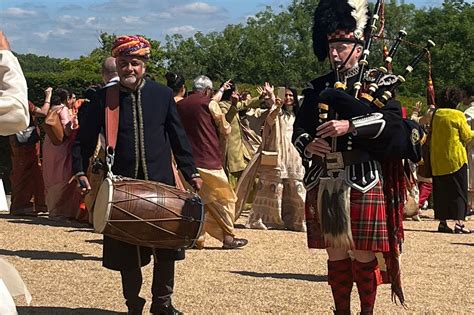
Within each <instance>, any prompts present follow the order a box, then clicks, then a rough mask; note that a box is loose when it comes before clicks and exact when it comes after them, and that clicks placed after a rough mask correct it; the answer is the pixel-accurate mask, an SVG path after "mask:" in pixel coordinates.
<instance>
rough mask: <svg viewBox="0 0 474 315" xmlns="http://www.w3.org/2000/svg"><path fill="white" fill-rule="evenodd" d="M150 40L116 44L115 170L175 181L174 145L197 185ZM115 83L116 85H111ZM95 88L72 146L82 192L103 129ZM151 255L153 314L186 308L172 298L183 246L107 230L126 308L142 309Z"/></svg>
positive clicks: (110, 263) (107, 248)
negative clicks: (157, 245)
mask: <svg viewBox="0 0 474 315" xmlns="http://www.w3.org/2000/svg"><path fill="white" fill-rule="evenodd" d="M150 48H151V47H150V43H149V42H148V41H147V40H146V39H144V38H142V37H140V36H120V37H118V38H117V40H116V41H115V42H114V44H113V47H112V56H113V57H115V58H116V65H117V72H118V75H119V78H120V82H119V83H118V84H120V92H119V93H120V96H119V100H120V101H119V106H120V110H119V112H120V114H119V123H118V136H117V144H116V147H115V159H114V163H113V167H112V171H113V173H114V174H115V175H122V176H126V177H129V178H136V179H144V180H151V181H157V182H161V183H164V184H169V185H174V184H175V179H174V177H173V170H172V167H171V148H173V150H172V151H173V152H172V153H173V155H174V157H175V159H176V161H177V164H178V168H179V170H180V171H181V173H182V174H183V176H184V178H185V179H186V180H187V181H188V182H189V184H190V185H191V186H192V187H193V188H194V189H195V190H197V191H198V190H199V189H200V188H201V185H202V181H201V178H200V175H199V172H198V171H197V169H196V167H195V164H194V160H193V156H192V153H191V147H190V145H189V143H188V140H187V137H186V133H185V130H184V128H183V126H182V125H181V122H180V119H179V117H178V113H177V111H176V106H175V104H174V100H173V93H172V91H171V90H170V89H168V88H167V87H165V86H163V85H161V84H158V83H156V82H154V81H151V80H149V79H147V78H145V71H146V68H147V60H148V59H149V56H150ZM112 87H113V86H112ZM110 88H111V86H107V87H104V88H103V89H101V90H99V91H97V97H95V98H94V102H95V103H96V104H91V106H89V107H88V113H87V115H86V117H87V119H86V120H85V121H84V122H83V123H82V126H81V129H80V132H79V134H78V137H77V140H76V142H75V144H74V146H73V171H74V172H75V176H76V178H77V179H78V181H79V183H80V184H81V186H82V187H84V188H83V191H84V192H87V191H88V190H90V185H89V182H88V180H87V177H86V176H85V175H84V170H86V169H87V166H88V162H89V157H90V156H91V155H92V154H93V152H94V148H95V146H96V143H97V138H98V136H99V132H100V130H101V129H102V128H104V129H105V123H104V121H105V118H104V117H105V114H104V108H105V102H106V92H107V90H109V89H110ZM152 255H153V257H154V260H155V263H154V266H153V284H152V289H151V290H152V294H153V298H152V304H151V309H150V312H151V313H152V314H182V313H181V312H180V311H178V310H177V309H175V308H174V306H173V305H172V303H171V295H172V294H173V287H174V273H175V261H176V260H182V259H184V249H180V250H169V249H152V248H148V247H142V246H135V245H131V244H128V243H124V242H121V241H118V240H116V239H112V238H110V237H107V236H104V246H103V266H104V267H106V268H108V269H112V270H117V271H120V274H121V277H122V288H123V296H124V298H125V300H126V302H125V304H126V305H127V307H128V314H142V310H143V307H144V305H145V299H143V298H141V297H140V296H139V293H140V289H141V286H142V273H141V267H143V266H145V265H147V264H148V263H149V262H150V260H151V256H152Z"/></svg>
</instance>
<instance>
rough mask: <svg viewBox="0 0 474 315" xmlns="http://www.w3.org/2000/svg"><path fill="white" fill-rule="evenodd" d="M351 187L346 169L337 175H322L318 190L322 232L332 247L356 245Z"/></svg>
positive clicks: (349, 247)
mask: <svg viewBox="0 0 474 315" xmlns="http://www.w3.org/2000/svg"><path fill="white" fill-rule="evenodd" d="M350 196H351V188H350V187H349V186H348V185H347V184H346V182H345V180H344V171H342V170H341V171H340V172H339V173H338V175H337V177H334V178H333V177H322V178H321V179H320V182H319V190H318V205H317V206H318V214H319V222H320V224H321V232H322V234H323V236H324V240H325V242H326V244H328V245H329V246H330V247H335V248H344V249H351V248H353V245H354V240H353V238H352V230H351V216H350Z"/></svg>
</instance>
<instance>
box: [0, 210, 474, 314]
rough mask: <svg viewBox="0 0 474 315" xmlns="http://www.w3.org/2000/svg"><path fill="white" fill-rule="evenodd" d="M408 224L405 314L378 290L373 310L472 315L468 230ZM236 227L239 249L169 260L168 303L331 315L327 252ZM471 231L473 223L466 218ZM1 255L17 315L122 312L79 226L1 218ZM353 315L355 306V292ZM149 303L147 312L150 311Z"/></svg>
mask: <svg viewBox="0 0 474 315" xmlns="http://www.w3.org/2000/svg"><path fill="white" fill-rule="evenodd" d="M432 216H433V214H432V212H430V211H427V212H426V216H425V218H424V221H423V222H413V221H406V224H405V228H406V240H405V245H404V254H403V256H402V267H403V270H402V271H403V282H404V289H405V296H406V298H407V305H408V309H407V310H404V309H403V308H402V307H401V306H397V305H395V304H394V303H392V302H391V301H390V289H389V287H388V286H381V287H379V296H378V300H377V305H376V313H377V314H474V234H471V235H455V234H452V235H447V234H440V233H436V232H434V231H435V230H436V227H437V222H435V221H433V220H432V219H431V218H432ZM242 220H243V219H241V221H239V222H238V223H240V224H239V225H238V227H240V228H239V229H237V233H238V235H239V236H242V237H246V238H248V239H249V245H248V246H246V247H245V248H243V249H240V250H221V249H220V244H219V243H218V242H216V241H210V242H209V243H208V244H207V246H208V248H207V249H205V250H189V251H188V252H187V258H186V260H184V261H181V262H178V264H177V275H176V288H175V295H174V304H175V305H176V307H177V308H178V309H180V310H182V311H183V312H185V313H186V314H265V313H278V314H331V306H332V299H331V295H330V288H329V286H328V285H327V279H326V255H325V252H323V251H313V250H308V248H307V247H306V234H305V233H296V232H288V231H257V230H246V229H242V228H241V227H242V223H243V221H242ZM468 226H470V227H471V228H474V221H470V222H468ZM0 256H2V257H3V258H6V259H7V260H8V261H9V262H11V263H13V264H14V265H15V266H16V268H17V269H18V270H19V272H20V273H21V275H22V277H23V279H24V280H25V283H26V284H27V286H28V288H29V290H30V292H31V294H32V296H33V301H32V304H31V305H30V306H27V305H26V304H25V301H24V299H23V298H16V302H17V305H18V311H19V313H20V315H22V314H44V315H46V314H48V315H49V314H87V315H89V314H91V315H94V314H96V315H106V314H117V313H120V312H125V311H126V307H125V305H124V303H123V300H122V295H121V288H120V277H119V274H118V273H117V272H112V271H109V270H106V269H104V268H102V267H101V235H99V234H95V233H93V231H92V230H91V229H90V228H89V227H86V226H84V225H79V224H74V223H67V222H64V223H61V222H52V221H48V220H47V219H46V218H41V217H40V218H24V217H12V216H10V215H8V214H7V213H0ZM150 274H151V268H150V266H147V267H146V268H144V279H145V283H144V286H143V288H142V296H143V297H145V298H146V299H147V300H148V301H150V299H151V296H150V286H151V282H150V279H151V277H150ZM352 300H353V306H352V309H353V313H354V314H355V313H356V311H357V310H358V301H357V292H356V289H355V286H354V291H353V299H352ZM148 306H149V304H147V306H146V307H148Z"/></svg>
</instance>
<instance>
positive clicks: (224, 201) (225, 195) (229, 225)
mask: <svg viewBox="0 0 474 315" xmlns="http://www.w3.org/2000/svg"><path fill="white" fill-rule="evenodd" d="M198 170H199V173H200V175H201V178H202V180H203V187H202V189H201V191H200V192H199V195H200V196H201V198H202V200H203V202H204V211H205V220H204V227H203V229H202V231H201V235H200V237H199V239H198V241H197V243H196V245H197V247H198V248H202V247H203V246H204V241H205V239H206V235H207V234H209V235H210V236H212V237H214V238H216V239H218V240H219V241H221V242H223V241H224V237H225V236H226V235H229V236H234V217H235V201H236V196H235V193H234V191H233V190H232V188H231V187H230V185H229V182H228V180H227V176H226V175H225V173H224V170H223V169H219V170H206V169H202V168H198Z"/></svg>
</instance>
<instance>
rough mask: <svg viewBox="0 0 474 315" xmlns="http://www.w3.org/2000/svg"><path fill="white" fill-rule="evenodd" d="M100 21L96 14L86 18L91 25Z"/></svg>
mask: <svg viewBox="0 0 474 315" xmlns="http://www.w3.org/2000/svg"><path fill="white" fill-rule="evenodd" d="M98 23H99V21H98V20H97V18H96V17H95V16H90V17H88V18H87V19H86V24H87V25H89V26H96V25H97V24H98Z"/></svg>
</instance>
